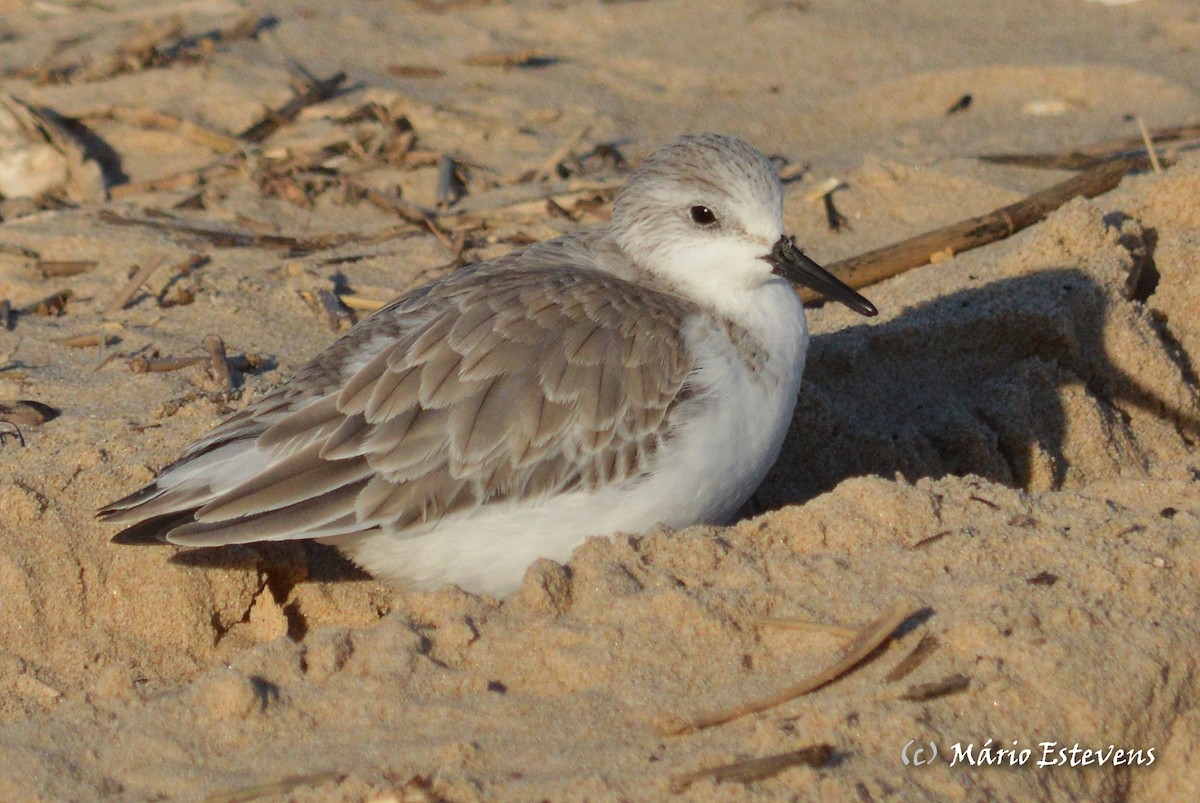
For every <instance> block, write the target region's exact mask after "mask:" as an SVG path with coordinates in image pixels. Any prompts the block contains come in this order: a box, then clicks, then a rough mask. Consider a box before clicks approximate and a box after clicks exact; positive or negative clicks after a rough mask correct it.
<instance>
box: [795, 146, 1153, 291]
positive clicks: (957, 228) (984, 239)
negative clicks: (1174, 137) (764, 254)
mask: <svg viewBox="0 0 1200 803" xmlns="http://www.w3.org/2000/svg"><path fill="white" fill-rule="evenodd" d="M1129 170H1130V162H1129V160H1126V159H1118V160H1114V161H1111V162H1107V163H1105V164H1102V165H1100V166H1099V167H1095V168H1092V169H1091V170H1088V171H1086V172H1084V173H1080V174H1079V175H1078V176H1075V177H1074V178H1070V179H1068V180H1066V181H1063V182H1061V183H1059V184H1055V185H1054V186H1053V187H1049V188H1047V189H1044V190H1042V191H1041V192H1037V193H1034V194H1033V195H1031V196H1029V197H1028V198H1026V199H1024V200H1022V201H1018V202H1017V203H1015V204H1010V205H1008V206H1005V207H1001V208H1000V209H997V210H995V211H994V212H989V213H988V214H986V215H981V216H980V217H974V218H971V219H969V220H964V221H962V222H960V223H954V224H952V225H949V226H944V227H942V228H940V229H935V230H933V231H930V232H926V233H925V234H919V235H917V236H916V237H910V238H909V239H907V240H903V241H901V242H899V243H895V244H894V245H889V246H886V247H884V248H877V249H875V250H874V251H868V252H867V253H865V254H860V255H859V256H856V257H851V258H850V259H843V260H841V261H840V262H835V263H833V264H831V265H827V266H826V269H827V270H828V271H829V272H830V273H832V274H833V275H834V276H837V277H838V278H839V279H841V280H842V281H843V282H845V283H846V284H848V285H850V286H851V287H854V288H860V287H866V286H867V285H871V284H876V283H877V282H882V281H883V280H884V279H890V278H891V277H893V276H896V275H898V274H901V273H903V272H904V271H906V270H911V269H912V268H917V267H920V266H922V265H924V264H926V263H927V262H929V260H930V257H932V256H933V255H934V254H937V253H939V252H943V251H946V250H949V251H950V252H951V253H955V254H958V253H961V252H963V251H969V250H971V249H972V248H979V247H980V246H983V245H987V244H988V243H993V242H995V241H996V240H1002V239H1004V238H1005V237H1011V236H1012V235H1013V234H1016V233H1017V232H1018V231H1021V230H1022V229H1025V228H1028V227H1029V226H1032V225H1033V224H1034V223H1037V222H1039V221H1041V220H1043V219H1044V218H1045V217H1046V216H1047V215H1049V214H1050V213H1051V212H1053V211H1054V210H1055V209H1058V208H1059V207H1060V206H1062V205H1063V204H1065V203H1066V202H1067V201H1070V200H1072V199H1074V198H1079V197H1084V198H1094V197H1096V196H1097V195H1101V194H1103V193H1105V192H1108V191H1109V190H1111V189H1112V188H1113V187H1115V186H1117V184H1119V183H1120V182H1121V179H1122V178H1123V177H1124V176H1125V174H1126V173H1127V172H1129ZM800 298H801V299H803V300H804V301H805V302H812V301H816V300H818V299H820V298H821V296H820V295H819V294H817V293H816V292H814V291H812V290H809V289H807V288H805V289H801V290H800Z"/></svg>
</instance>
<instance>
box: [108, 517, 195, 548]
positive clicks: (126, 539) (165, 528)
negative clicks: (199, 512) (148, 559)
mask: <svg viewBox="0 0 1200 803" xmlns="http://www.w3.org/2000/svg"><path fill="white" fill-rule="evenodd" d="M193 513H195V511H194V510H180V511H176V512H174V513H165V514H163V515H161V516H154V517H153V518H149V519H145V520H144V521H139V522H137V523H136V524H131V525H130V526H128V527H126V528H125V529H124V530H121V531H120V532H119V533H117V534H116V535H114V536H113V537H112V542H113V543H114V544H125V545H131V546H146V545H147V544H151V545H153V544H165V543H167V533H169V532H170V531H171V530H173V529H175V528H176V527H178V526H180V525H182V524H186V523H188V522H190V521H194V520H195V519H194V518H193Z"/></svg>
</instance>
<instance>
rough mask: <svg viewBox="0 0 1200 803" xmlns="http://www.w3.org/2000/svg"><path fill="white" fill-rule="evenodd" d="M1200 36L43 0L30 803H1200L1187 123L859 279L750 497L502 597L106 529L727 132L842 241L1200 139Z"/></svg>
mask: <svg viewBox="0 0 1200 803" xmlns="http://www.w3.org/2000/svg"><path fill="white" fill-rule="evenodd" d="M1198 64H1200V9H1198V8H1197V6H1196V4H1195V3H1194V2H1192V0H1143V1H1142V2H1133V3H1126V4H1117V3H1109V2H1090V1H1088V0H1054V2H1033V1H1032V0H1000V1H998V2H997V1H994V0H963V2H958V3H953V4H949V3H945V2H940V0H897V1H896V2H870V1H868V0H853V1H852V2H833V0H802V1H801V2H777V1H775V0H746V1H745V2H734V3H716V2H691V3H687V2H683V1H682V0H643V1H642V2H599V1H594V0H593V1H589V2H523V1H521V0H514V1H513V2H508V3H504V2H488V1H487V0H443V1H441V2H439V1H438V0H421V1H420V2H417V1H416V0H396V2H390V1H389V2H378V1H375V0H351V1H350V2H344V3H325V4H319V3H308V2H268V1H267V0H262V1H260V0H246V1H245V2H240V1H238V2H235V0H178V1H176V0H160V1H159V2H148V1H147V0H110V1H109V2H106V3H102V4H101V3H91V2H73V0H41V1H40V2H24V1H22V0H0V75H3V76H4V77H3V80H2V82H0V196H3V197H0V218H2V221H0V444H2V445H0V800H92V799H111V800H129V801H140V800H212V801H235V800H265V801H283V800H289V801H292V800H294V801H318V800H320V801H325V800H336V801H379V802H381V803H382V801H454V802H455V803H457V802H458V801H485V800H486V801H493V800H498V801H508V800H511V801H524V800H554V801H559V800H578V801H583V800H589V801H607V800H647V801H650V800H664V799H669V798H672V797H678V798H680V799H696V800H776V799H800V800H805V799H826V800H862V801H870V800H878V799H905V800H921V799H937V800H984V799H986V800H1029V799H1055V800H1068V799H1091V800H1132V801H1157V800H1167V799H1176V800H1184V799H1200V758H1198V756H1200V666H1198V664H1197V657H1198V656H1200V593H1198V590H1200V449H1198V446H1197V444H1198V443H1200V376H1198V372H1200V317H1198V316H1197V310H1198V309H1200V149H1195V148H1188V147H1186V145H1187V143H1188V142H1189V139H1188V135H1186V132H1185V133H1184V134H1181V135H1180V137H1179V142H1180V143H1182V144H1183V147H1177V148H1175V149H1174V150H1171V149H1170V148H1166V149H1164V150H1163V151H1161V152H1159V153H1158V154H1157V155H1158V156H1160V157H1161V161H1162V164H1160V165H1158V166H1157V167H1158V169H1154V167H1153V166H1150V165H1149V163H1148V162H1147V163H1146V164H1145V165H1143V166H1141V167H1138V168H1137V169H1133V170H1130V171H1129V173H1128V175H1126V176H1125V177H1124V178H1123V180H1121V181H1120V183H1119V185H1118V186H1116V187H1115V188H1114V189H1112V190H1111V191H1107V192H1104V193H1102V194H1099V195H1097V196H1096V197H1094V198H1091V199H1087V198H1076V199H1074V200H1071V201H1069V202H1067V203H1066V204H1064V205H1062V206H1061V208H1058V209H1056V210H1055V211H1053V212H1051V213H1050V214H1049V215H1048V216H1046V218H1045V220H1043V221H1041V222H1039V223H1037V224H1035V225H1033V226H1030V227H1029V228H1026V229H1024V230H1022V231H1020V232H1017V233H1015V234H1013V235H1012V236H1009V237H1005V238H1003V239H1000V240H999V241H997V242H994V243H992V244H990V245H987V246H985V247H982V248H978V249H975V250H970V251H965V252H962V253H951V252H946V253H941V254H938V255H937V256H936V257H935V259H934V261H933V263H932V264H928V265H925V266H923V267H918V268H915V269H912V270H907V271H904V272H902V273H900V274H899V275H897V276H895V277H894V278H891V279H888V280H886V281H882V282H879V283H876V284H873V285H871V286H869V287H866V288H864V289H863V290H862V292H863V293H864V294H865V295H867V296H868V297H869V298H870V299H871V300H872V301H873V302H874V303H875V305H876V306H877V307H878V308H879V310H880V314H879V316H878V317H877V318H873V319H870V320H867V319H863V318H861V317H859V316H857V315H855V314H854V313H853V312H851V311H849V310H847V309H845V308H844V307H841V306H838V305H832V304H830V305H817V306H814V307H811V308H810V309H809V324H810V328H811V330H812V333H813V339H812V344H811V347H810V351H809V358H808V367H807V369H806V374H805V380H804V386H803V388H802V390H801V395H800V399H799V402H798V404H797V409H796V415H795V419H794V421H793V425H792V428H791V431H790V433H789V436H788V438H787V441H786V443H785V445H784V448H783V453H782V455H781V457H780V459H779V462H778V464H777V465H776V467H775V468H774V470H773V471H772V473H771V475H770V476H769V477H768V479H767V481H766V482H765V483H764V485H763V486H762V487H761V488H760V489H759V490H758V492H757V493H756V494H755V495H754V497H753V499H752V500H751V502H750V503H748V505H747V507H746V510H745V511H744V515H743V516H742V518H741V519H740V520H739V521H738V522H737V523H736V524H734V525H732V526H730V527H726V528H717V527H695V528H690V529H687V530H682V531H666V530H660V531H656V532H653V533H650V534H647V535H644V536H642V537H634V536H629V535H619V536H616V537H615V538H612V539H607V538H597V539H593V540H591V541H589V542H587V543H586V544H585V545H583V546H582V547H580V548H579V549H578V550H576V552H575V554H574V556H573V557H572V559H571V561H570V562H569V563H568V564H567V565H565V566H563V565H559V564H556V563H552V562H550V561H541V562H539V563H537V564H535V565H534V566H532V567H531V568H530V570H529V573H528V574H527V575H526V578H525V581H524V584H523V586H522V588H521V589H520V591H518V592H517V593H516V594H515V595H513V596H511V597H509V598H506V599H493V598H490V597H486V596H475V595H472V594H468V593H466V592H463V591H461V590H459V589H456V588H444V589H441V590H438V591H434V592H414V591H409V590H404V589H399V588H393V587H390V586H387V585H384V584H382V583H378V582H376V581H374V580H372V579H371V578H369V577H368V576H366V575H365V574H363V573H362V572H360V571H358V570H357V569H355V568H354V567H353V566H351V565H350V564H348V563H346V562H345V561H344V560H342V559H340V558H339V557H338V556H337V555H336V553H333V552H332V551H330V550H327V549H325V548H322V547H317V546H305V545H300V544H294V543H292V544H276V545H271V546H257V545H250V546H238V547H225V548H220V549H214V550H208V551H196V550H193V551H188V550H182V549H177V548H174V547H167V546H163V547H161V548H160V547H138V548H135V547H119V546H115V545H113V544H111V543H109V539H110V538H111V536H112V535H113V532H114V528H113V527H111V526H105V525H103V524H101V523H99V522H97V521H96V520H95V518H94V512H95V510H96V509H97V508H98V507H99V506H101V505H103V504H105V503H107V502H110V501H112V500H113V499H115V498H117V497H120V496H123V495H124V494H127V493H130V492H131V491H133V490H135V489H137V488H138V487H140V486H141V485H143V484H145V483H146V482H148V481H149V480H150V479H151V478H152V477H153V476H154V472H155V471H156V470H157V469H160V468H162V467H163V466H165V465H167V464H168V463H170V462H171V461H172V460H173V459H175V458H176V457H177V456H178V455H179V454H180V452H181V451H182V449H183V448H184V447H185V446H186V445H187V444H188V443H189V442H191V441H192V440H193V439H195V438H197V437H198V436H200V435H201V434H203V433H204V432H205V431H206V430H208V429H209V428H210V427H212V426H214V425H215V424H217V423H218V422H219V421H221V420H222V419H223V418H225V417H226V416H228V415H230V414H232V413H234V412H236V411H238V410H240V409H242V408H243V407H245V406H246V405H247V404H248V403H250V402H251V401H252V400H254V399H255V398H258V397H260V396H261V395H263V394H264V393H265V392H266V391H268V390H269V389H270V388H271V387H272V386H274V385H276V384H278V383H279V382H281V381H283V380H284V379H286V378H287V377H288V376H289V375H291V373H293V372H294V371H295V370H296V369H297V368H298V367H300V366H301V365H303V364H304V363H305V362H306V361H307V360H308V359H309V358H310V357H312V356H313V355H314V354H315V353H317V352H318V351H320V350H321V349H322V348H323V347H324V346H326V345H327V344H329V343H330V342H332V341H333V339H334V338H336V337H337V335H338V334H339V333H340V332H342V331H345V329H346V328H348V327H349V326H351V325H352V324H353V323H354V322H355V321H357V320H360V319H361V318H362V317H364V316H365V315H367V314H369V312H370V310H372V309H374V308H377V307H378V306H379V305H380V304H381V303H383V302H385V301H387V300H388V299H390V298H391V297H393V296H395V295H396V294H399V293H401V292H403V291H405V290H407V289H411V288H412V287H415V286H416V285H418V284H420V283H422V282H425V281H428V280H429V279H431V278H434V277H437V276H441V275H444V274H446V273H448V272H450V271H452V270H455V269H457V268H460V267H462V266H463V265H465V264H469V263H470V262H473V261H475V260H478V259H483V258H489V257H493V256H498V255H501V254H504V253H506V252H508V251H510V250H512V249H513V248H516V247H518V246H521V245H524V244H528V243H531V242H535V241H538V240H542V239H547V238H550V237H553V236H556V235H558V234H560V233H563V232H567V231H572V230H575V229H578V228H583V227H588V226H596V225H601V224H603V223H604V222H605V220H607V217H608V214H609V211H610V208H611V200H612V197H613V194H614V192H615V190H616V188H617V187H619V186H620V185H621V183H622V181H623V180H624V178H625V177H626V176H627V174H628V172H629V170H630V169H631V168H632V167H634V166H636V164H637V163H638V162H639V161H640V160H641V159H643V158H644V157H645V156H646V155H647V154H648V153H650V152H651V151H653V150H654V149H655V148H656V147H658V146H660V145H661V144H663V143H664V142H666V141H669V140H670V139H672V138H673V137H675V136H677V135H679V134H682V133H687V132H701V131H718V132H722V133H727V134H731V135H735V136H738V137H742V138H744V139H746V140H748V141H749V142H751V143H753V144H754V145H755V146H756V147H758V148H759V149H761V150H762V151H763V152H764V153H767V154H770V155H772V156H773V157H776V159H777V163H778V164H779V166H780V168H781V170H782V173H783V175H784V178H785V184H784V190H785V223H786V225H787V228H788V230H789V231H790V232H792V233H793V234H795V235H796V238H797V242H798V243H799V244H800V245H801V246H802V247H803V248H804V249H805V251H806V253H808V254H809V255H811V256H812V257H813V258H814V259H816V260H817V261H819V262H821V263H823V264H834V263H837V262H838V261H839V260H844V259H847V258H849V257H853V256H855V255H858V254H862V253H864V252H867V251H870V250H872V249H876V248H880V247H883V246H886V245H888V244H890V243H895V242H898V241H900V240H903V239H905V238H908V237H912V236H914V235H918V234H921V233H923V232H927V231H930V230H933V229H936V228H938V227H940V226H945V225H947V224H951V223H955V222H957V221H961V220H964V219H967V218H971V217H973V216H977V215H983V214H985V213H987V212H989V211H991V210H994V209H997V208H1000V207H1004V206H1006V205H1008V204H1013V203H1015V202H1018V201H1020V200H1021V199H1023V198H1025V197H1027V196H1029V195H1030V194H1032V193H1034V192H1037V191H1039V190H1042V189H1045V188H1047V187H1050V186H1051V185H1054V184H1056V183H1058V182H1062V181H1064V180H1067V179H1069V178H1071V177H1072V176H1073V175H1076V174H1077V173H1078V172H1079V171H1080V170H1082V169H1084V168H1083V167H1082V166H1080V165H1075V166H1074V167H1070V168H1069V166H1068V165H1067V164H1066V163H1065V162H1063V161H1061V160H1060V161H1059V162H1056V163H1055V165H1057V166H1047V165H1046V164H1041V165H1040V166H1038V165H1031V164H1029V163H1028V162H1029V161H1031V160H1025V161H1026V163H1025V164H1015V163H1011V160H1010V162H1009V163H1003V162H998V161H995V160H992V161H988V160H984V159H981V158H979V157H981V156H986V155H1009V156H1011V155H1021V154H1057V155H1059V156H1060V157H1061V156H1064V155H1070V154H1072V153H1075V155H1076V156H1079V155H1080V154H1083V155H1086V154H1087V150H1086V149H1087V148H1088V147H1089V146H1092V145H1096V144H1098V143H1109V142H1114V141H1119V140H1131V141H1137V140H1138V138H1139V137H1140V127H1139V122H1140V123H1142V124H1144V125H1145V126H1146V128H1147V129H1148V130H1150V131H1157V132H1160V133H1161V132H1163V131H1165V130H1168V129H1172V128H1177V129H1178V128H1179V127H1184V126H1193V127H1194V126H1197V125H1200V69H1197V65H1198ZM1198 138H1200V131H1196V130H1194V129H1192V133H1191V134H1190V142H1191V143H1192V144H1193V145H1194V144H1195V143H1196V142H1197V140H1198ZM1156 141H1157V140H1156ZM1139 147H1140V146H1136V145H1135V146H1133V147H1132V149H1131V152H1132V153H1133V156H1134V157H1136V158H1142V155H1139V154H1138V153H1137V152H1138V150H1139ZM833 183H836V185H837V187H838V189H836V190H834V191H833V192H832V194H829V195H828V198H829V199H830V200H829V202H828V203H827V202H826V201H825V200H824V197H825V194H826V190H827V188H828V187H829V186H832V185H833ZM823 188H824V189H823ZM835 219H836V220H837V221H839V222H838V225H833V224H834V222H835ZM26 401H32V402H36V403H37V405H28V404H24V403H23V402H26ZM2 422H8V423H7V424H6V423H2ZM887 612H891V613H893V614H896V616H897V619H896V621H898V622H899V624H898V626H897V625H896V624H895V623H892V624H891V626H889V627H887V628H884V629H885V630H886V632H882V633H880V634H878V635H879V638H878V639H877V642H878V646H874V644H875V642H872V643H871V644H867V645H866V647H865V648H864V649H865V650H866V652H865V654H864V655H863V656H861V660H857V661H853V662H852V663H853V666H847V667H845V668H844V669H843V670H841V671H839V672H837V673H836V674H835V675H834V676H832V677H831V678H830V682H828V683H826V684H824V685H822V686H821V687H820V688H817V689H816V690H813V691H811V692H809V693H806V694H803V695H800V696H797V697H796V698H795V699H791V700H788V701H783V702H780V703H779V704H777V705H773V706H770V707H767V708H765V710H761V711H756V712H751V713H745V715H743V716H738V717H736V718H731V719H730V720H729V721H723V722H721V723H719V724H714V725H713V726H712V727H705V728H698V729H691V730H688V732H686V733H679V732H678V731H679V730H680V728H681V727H682V726H683V725H685V724H686V723H688V722H692V721H693V720H694V719H695V718H696V717H698V716H703V715H705V714H708V713H711V712H723V711H727V710H729V709H734V708H737V707H738V706H745V705H748V704H752V703H753V702H754V701H759V700H764V699H767V698H771V697H772V696H773V695H777V694H778V693H780V692H781V691H782V690H785V689H788V688H789V687H793V686H796V685H797V684H801V683H802V682H803V681H805V679H807V678H811V677H813V676H816V675H818V673H821V672H822V671H823V670H826V669H828V668H829V667H831V666H833V665H835V664H837V663H838V661H839V659H841V658H843V657H845V656H846V655H847V654H848V653H850V652H852V651H853V648H854V647H855V645H856V643H859V644H861V643H860V642H856V640H855V637H856V634H859V635H862V634H863V632H864V629H865V630H867V631H869V630H870V627H869V626H870V625H871V624H872V623H873V622H875V623H878V622H879V620H880V617H881V616H884V615H885V613H887ZM868 635H869V633H868ZM985 748H986V749H985ZM1001 749H1003V750H1004V751H1007V752H1004V753H997V752H996V751H999V750H1001ZM935 751H936V756H934V752H935ZM984 756H986V758H984Z"/></svg>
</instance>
